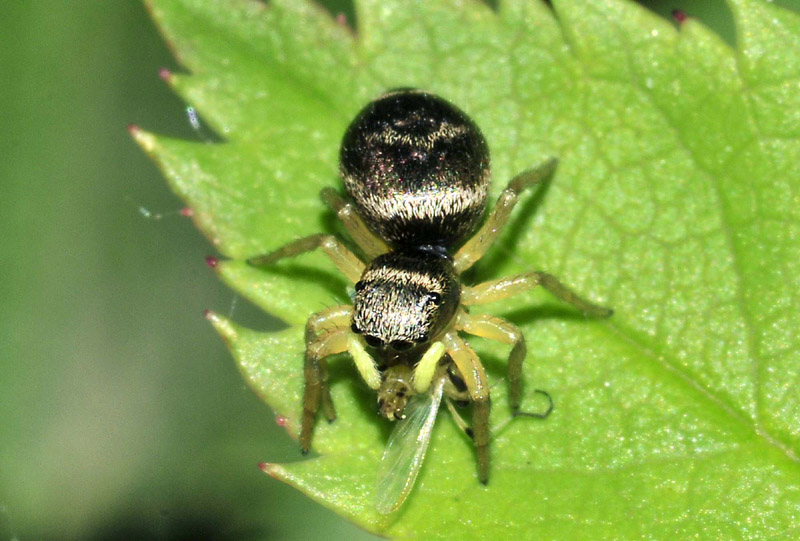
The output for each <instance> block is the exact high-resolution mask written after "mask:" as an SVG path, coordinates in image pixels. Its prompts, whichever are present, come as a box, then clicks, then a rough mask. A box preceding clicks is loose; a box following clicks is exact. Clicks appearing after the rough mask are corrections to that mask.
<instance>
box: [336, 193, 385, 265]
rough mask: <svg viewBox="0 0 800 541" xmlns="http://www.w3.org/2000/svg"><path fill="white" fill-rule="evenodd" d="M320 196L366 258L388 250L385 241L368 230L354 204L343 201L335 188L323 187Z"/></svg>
mask: <svg viewBox="0 0 800 541" xmlns="http://www.w3.org/2000/svg"><path fill="white" fill-rule="evenodd" d="M320 196H321V197H322V200H323V201H325V204H327V205H328V206H329V207H330V208H331V210H333V211H334V212H335V213H336V217H337V218H339V221H341V222H342V224H343V225H344V227H345V229H347V232H348V233H349V234H350V237H351V238H352V239H353V240H354V241H355V243H356V244H358V246H359V247H360V248H361V249H362V250H364V253H365V254H366V256H367V257H368V258H370V259H372V258H374V257H376V256H379V255H381V254H385V253H386V252H388V251H389V247H388V246H386V243H385V242H383V241H382V240H381V239H380V238H379V237H378V236H377V235H375V234H374V233H373V232H372V231H370V230H369V228H368V227H367V225H366V224H365V223H364V220H362V219H361V217H360V216H359V215H358V212H356V208H355V206H354V205H353V204H352V203H348V202H347V201H345V200H344V199H343V198H342V196H340V195H339V194H338V193H336V190H334V189H333V188H324V189H323V190H322V192H320Z"/></svg>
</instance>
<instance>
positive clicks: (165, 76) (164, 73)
mask: <svg viewBox="0 0 800 541" xmlns="http://www.w3.org/2000/svg"><path fill="white" fill-rule="evenodd" d="M158 76H159V77H161V80H162V81H169V80H170V78H171V77H172V72H171V71H169V70H168V69H167V68H161V69H160V70H158Z"/></svg>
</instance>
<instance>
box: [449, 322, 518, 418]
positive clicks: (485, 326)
mask: <svg viewBox="0 0 800 541" xmlns="http://www.w3.org/2000/svg"><path fill="white" fill-rule="evenodd" d="M456 329H457V330H461V331H464V332H466V333H469V334H472V335H475V336H482V337H483V338H488V339H489V340H497V341H498V342H502V343H504V344H509V345H511V346H512V348H511V354H510V355H509V356H508V386H509V395H508V396H509V402H510V403H511V411H512V412H513V413H514V414H515V415H516V413H517V412H518V411H519V406H520V403H521V401H522V363H523V361H524V360H525V355H526V353H527V347H526V345H525V336H523V334H522V331H520V330H519V329H518V328H517V326H516V325H514V324H512V323H511V322H509V321H506V320H505V319H502V318H499V317H496V316H490V315H488V314H477V315H471V314H468V313H467V312H465V311H463V310H462V311H461V312H459V314H458V319H457V320H456Z"/></svg>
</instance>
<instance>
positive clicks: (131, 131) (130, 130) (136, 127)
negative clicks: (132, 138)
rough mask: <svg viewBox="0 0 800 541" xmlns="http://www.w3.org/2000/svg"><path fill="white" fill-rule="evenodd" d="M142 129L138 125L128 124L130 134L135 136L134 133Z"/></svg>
mask: <svg viewBox="0 0 800 541" xmlns="http://www.w3.org/2000/svg"><path fill="white" fill-rule="evenodd" d="M140 129H141V128H139V126H137V125H136V124H128V133H130V134H131V135H133V134H134V133H136V132H138V131H139V130H140Z"/></svg>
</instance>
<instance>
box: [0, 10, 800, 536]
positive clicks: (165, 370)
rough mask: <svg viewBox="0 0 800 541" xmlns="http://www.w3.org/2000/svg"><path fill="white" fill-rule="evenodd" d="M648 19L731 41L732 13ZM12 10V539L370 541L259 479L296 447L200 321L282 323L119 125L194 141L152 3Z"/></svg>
mask: <svg viewBox="0 0 800 541" xmlns="http://www.w3.org/2000/svg"><path fill="white" fill-rule="evenodd" d="M490 3H491V2H490ZM779 3H780V4H782V5H786V6H789V7H793V8H795V9H797V8H798V1H797V0H785V1H783V2H779ZM646 4H647V5H648V6H649V7H651V8H652V9H654V10H655V11H657V12H659V13H661V14H665V15H668V14H669V12H670V11H671V9H672V8H674V7H682V8H684V9H685V10H687V11H688V12H689V13H690V14H692V15H696V16H697V17H698V18H701V19H703V20H705V21H706V22H707V23H708V24H709V25H710V26H712V27H713V28H715V29H716V30H717V31H718V32H720V33H721V34H722V35H724V36H725V37H726V39H728V40H733V39H734V38H733V26H732V19H731V17H730V13H728V12H727V10H726V8H725V6H724V4H723V3H722V2H721V1H717V0H713V1H712V0H709V1H700V2H696V1H693V2H687V3H686V4H687V5H675V2H662V1H659V2H647V3H646ZM326 5H328V7H329V9H330V10H331V11H332V12H333V13H339V12H341V11H344V12H345V13H350V14H352V8H351V7H349V3H347V2H326ZM3 7H4V15H3V20H2V22H0V32H2V34H0V35H2V36H3V47H2V48H0V67H2V80H0V119H2V122H0V125H1V126H2V130H0V152H1V153H2V154H0V156H2V158H0V231H2V251H1V252H0V253H2V258H3V265H2V270H1V271H0V277H1V278H0V288H2V289H0V293H1V294H2V297H1V298H2V310H1V311H0V539H11V538H19V539H48V538H59V539H123V538H149V539H181V538H186V539H189V538H191V539H321V538H325V539H336V538H343V539H359V538H360V539H372V538H373V537H372V536H370V535H368V534H366V533H364V532H362V531H360V530H358V529H357V528H356V527H354V526H352V525H350V524H349V523H347V522H346V521H344V520H343V519H340V518H338V517H336V516H335V515H333V514H332V513H330V512H328V511H327V510H325V509H322V508H321V507H319V506H317V505H315V504H312V503H311V502H310V501H309V500H307V499H306V498H305V497H303V496H302V495H300V494H299V493H297V492H296V491H294V490H293V489H290V488H289V487H286V486H284V485H282V484H280V483H278V482H277V481H274V480H272V479H270V478H268V477H267V476H265V475H264V474H263V473H261V472H260V471H259V470H258V469H257V467H256V465H257V463H258V462H260V461H265V460H266V461H271V462H280V461H290V460H299V459H300V455H299V453H298V450H297V445H296V443H295V442H293V441H292V440H290V439H289V438H288V436H286V434H285V433H284V431H283V429H281V428H279V427H278V426H277V425H276V423H275V419H274V416H273V414H272V412H271V411H269V409H268V408H267V407H266V406H264V405H262V404H261V403H260V402H259V401H258V400H257V399H256V398H255V396H254V395H253V394H252V393H251V392H250V391H249V390H248V389H247V388H246V387H245V385H244V383H243V382H242V380H241V378H240V377H239V374H238V372H237V371H236V368H235V366H234V363H233V362H232V360H231V358H230V356H229V355H228V353H227V351H226V349H225V347H224V345H223V343H222V341H221V340H220V339H219V338H218V337H217V336H216V334H215V333H214V331H213V330H212V328H211V326H210V325H209V324H208V323H207V322H206V321H205V320H204V319H203V317H202V311H203V309H205V308H213V309H215V310H217V311H219V312H221V313H225V314H229V313H231V312H232V313H233V314H234V316H235V317H236V319H238V320H240V321H243V322H245V323H246V324H248V325H250V326H255V327H262V328H264V327H267V326H269V325H274V324H275V323H274V322H272V321H270V320H269V319H268V318H267V317H266V316H264V315H262V314H259V313H258V312H257V311H256V310H254V309H253V308H251V307H249V306H247V305H246V303H245V302H244V301H243V300H241V299H237V298H236V297H235V296H234V295H233V294H232V293H231V292H230V291H228V290H226V289H225V287H224V286H222V285H221V284H220V283H219V282H218V281H217V279H216V278H215V276H214V275H213V273H212V272H211V271H209V270H208V269H207V268H206V266H205V265H204V263H203V257H204V256H205V255H206V254H208V253H213V249H212V247H211V246H210V245H209V243H208V242H207V241H206V240H205V239H204V238H202V237H201V236H200V234H199V233H197V232H196V231H195V229H194V228H193V226H192V223H191V220H189V219H187V218H184V217H181V216H180V213H179V210H180V208H181V202H180V201H179V200H178V199H177V198H176V197H174V196H173V195H172V194H171V193H170V192H169V191H168V189H167V187H166V183H165V182H164V181H163V180H162V178H161V177H160V175H159V173H158V171H157V170H156V168H155V167H154V166H153V165H152V164H151V163H150V162H149V161H148V160H147V158H146V157H145V156H144V154H143V153H142V152H141V151H140V150H139V148H137V146H136V145H135V144H134V143H133V142H132V141H131V139H130V138H129V136H128V133H127V131H126V129H125V127H126V125H127V124H129V123H135V124H138V125H140V126H142V127H144V128H146V129H148V130H150V131H155V132H158V133H163V134H168V135H172V136H179V137H186V138H191V139H197V138H198V133H196V132H195V131H194V130H193V129H192V128H191V126H190V125H189V122H188V120H187V116H186V109H185V105H184V104H182V103H181V101H180V100H179V99H177V98H176V97H175V96H174V95H173V94H172V93H171V92H170V91H169V90H168V89H167V87H166V85H164V84H163V83H162V81H161V80H160V79H159V77H158V70H159V68H161V67H167V68H170V69H172V70H174V71H179V69H180V67H179V66H178V65H177V64H176V62H175V61H174V60H173V59H172V58H171V56H170V53H169V51H168V49H167V46H166V45H165V44H164V42H163V40H162V39H161V37H160V36H159V34H158V32H157V31H156V29H155V28H154V26H153V24H152V23H151V22H150V20H149V19H148V16H147V12H146V10H145V8H144V7H143V5H142V4H141V3H139V2H137V1H127V0H126V1H119V2H90V1H86V0H80V1H73V2H69V3H67V2H47V3H44V2H22V1H12V2H6V3H4V6H3ZM148 213H149V217H148Z"/></svg>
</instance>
